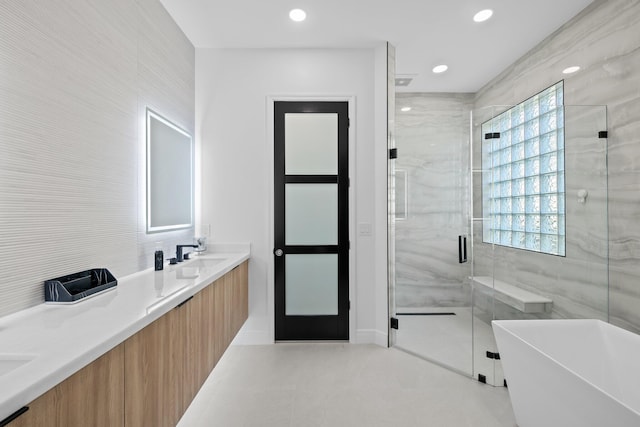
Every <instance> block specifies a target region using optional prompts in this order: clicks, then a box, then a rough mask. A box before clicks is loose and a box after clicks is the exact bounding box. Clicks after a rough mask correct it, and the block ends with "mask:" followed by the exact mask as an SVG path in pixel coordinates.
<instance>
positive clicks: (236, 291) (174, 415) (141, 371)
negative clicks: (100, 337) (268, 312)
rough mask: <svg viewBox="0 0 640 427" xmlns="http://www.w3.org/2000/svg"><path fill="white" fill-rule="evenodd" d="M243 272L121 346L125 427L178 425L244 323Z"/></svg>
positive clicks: (238, 269) (200, 294) (215, 284)
mask: <svg viewBox="0 0 640 427" xmlns="http://www.w3.org/2000/svg"><path fill="white" fill-rule="evenodd" d="M246 268H247V263H246V262H245V263H243V264H241V265H240V266H238V267H236V268H235V269H234V270H232V271H230V272H229V273H227V274H226V275H224V276H223V277H221V278H220V279H218V280H216V281H215V282H213V283H212V284H211V285H209V286H207V287H206V288H204V289H203V290H201V291H200V292H198V293H197V294H195V295H194V296H193V298H191V299H189V300H187V301H185V302H184V303H182V304H180V305H179V306H178V307H176V308H174V309H173V310H171V311H170V312H169V313H167V314H166V315H164V316H163V317H161V318H160V319H158V320H156V321H155V322H153V323H152V324H151V325H149V326H147V327H146V328H144V329H143V330H142V331H140V332H138V333H137V334H136V335H134V336H133V337H131V338H129V339H128V340H127V341H125V343H124V345H125V396H126V411H125V426H127V427H146V426H154V427H165V426H166V427H172V426H175V425H176V424H177V422H178V421H179V420H180V418H181V417H182V415H183V414H184V412H185V411H186V409H187V407H188V406H189V404H190V403H191V401H192V400H193V398H194V396H195V395H196V393H197V392H198V390H200V387H201V386H202V384H203V383H204V381H205V380H206V379H207V377H208V376H209V374H210V373H211V370H212V369H213V368H214V366H215V365H216V363H217V362H218V360H219V359H220V357H221V356H222V354H223V353H224V351H225V350H226V349H227V347H228V346H229V343H230V342H231V340H232V339H233V337H234V336H235V335H236V334H237V332H238V331H239V330H240V327H242V324H243V323H244V321H245V320H246V313H247V310H248V309H247V308H246V307H245V306H248V299H247V298H246V297H247V296H248V292H247V291H246V290H243V289H241V288H245V289H246V288H247V285H248V283H247V280H246V279H247V274H246V273H243V272H244V271H246ZM234 311H239V312H240V313H244V314H242V315H241V314H234ZM243 315H244V316H245V317H244V318H242V316H243Z"/></svg>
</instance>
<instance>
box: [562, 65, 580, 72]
mask: <svg viewBox="0 0 640 427" xmlns="http://www.w3.org/2000/svg"><path fill="white" fill-rule="evenodd" d="M579 70H580V67H578V66H577V65H574V66H573V67H568V68H565V69H564V70H562V73H563V74H573V73H575V72H576V71H579Z"/></svg>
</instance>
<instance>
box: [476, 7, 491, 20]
mask: <svg viewBox="0 0 640 427" xmlns="http://www.w3.org/2000/svg"><path fill="white" fill-rule="evenodd" d="M492 16H493V10H491V9H485V10H481V11H480V12H478V13H476V14H475V15H473V20H474V21H476V22H484V21H486V20H487V19H489V18H491V17H492Z"/></svg>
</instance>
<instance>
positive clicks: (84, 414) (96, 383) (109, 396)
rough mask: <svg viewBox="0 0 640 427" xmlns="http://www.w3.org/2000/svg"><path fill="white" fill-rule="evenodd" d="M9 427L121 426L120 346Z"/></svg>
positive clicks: (37, 402)
mask: <svg viewBox="0 0 640 427" xmlns="http://www.w3.org/2000/svg"><path fill="white" fill-rule="evenodd" d="M27 406H28V407H29V410H28V411H27V412H25V413H24V414H22V415H21V416H20V417H18V418H17V419H15V420H14V421H12V422H11V423H9V427H71V426H78V427H79V426H92V427H93V426H95V427H118V426H123V425H124V407H125V405H124V346H123V345H122V344H120V345H119V346H117V347H116V348H114V349H113V350H111V351H109V352H108V353H106V354H104V355H103V356H101V357H100V358H98V359H96V360H95V361H93V362H92V363H90V364H89V365H87V366H85V367H84V368H82V369H81V370H79V371H78V372H76V373H75V374H73V375H72V376H70V377H69V378H67V379H66V380H64V381H63V382H61V383H60V384H58V385H57V386H55V387H54V388H52V389H51V390H49V391H47V392H46V393H45V394H43V395H42V396H40V397H39V398H37V399H36V400H34V401H33V402H31V403H30V404H29V405H27Z"/></svg>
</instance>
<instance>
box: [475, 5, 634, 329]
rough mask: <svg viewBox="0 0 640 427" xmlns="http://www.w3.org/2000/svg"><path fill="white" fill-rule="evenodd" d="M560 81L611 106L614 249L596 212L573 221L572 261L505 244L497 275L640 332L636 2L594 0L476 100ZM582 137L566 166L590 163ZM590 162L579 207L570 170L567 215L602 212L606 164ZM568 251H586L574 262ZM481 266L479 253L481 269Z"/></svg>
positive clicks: (573, 93) (565, 313)
mask: <svg viewBox="0 0 640 427" xmlns="http://www.w3.org/2000/svg"><path fill="white" fill-rule="evenodd" d="M571 65H579V66H580V67H581V70H580V72H578V73H576V74H573V75H567V76H564V75H563V74H562V73H561V72H562V70H563V69H564V68H566V67H568V66H571ZM563 78H564V80H565V83H564V88H565V104H567V105H606V106H607V122H608V130H609V139H608V186H609V190H608V215H609V226H608V248H607V238H606V236H605V234H604V231H603V230H602V229H601V227H600V225H601V222H598V221H597V218H596V217H592V218H591V220H590V221H596V222H597V224H598V226H597V227H596V228H594V227H593V226H592V224H593V222H589V221H585V222H584V227H582V226H578V223H577V221H579V219H577V220H576V222H574V224H576V227H575V228H574V229H571V228H569V223H570V219H569V218H567V235H568V236H567V238H568V240H569V239H571V241H572V243H571V246H569V243H568V245H567V255H568V256H567V258H566V259H564V258H552V257H548V256H544V255H540V254H531V253H529V252H521V251H501V252H502V253H500V254H499V256H498V259H500V260H501V261H500V262H499V263H498V264H497V266H498V270H497V274H498V275H500V276H502V277H503V278H508V279H509V280H512V281H516V282H519V283H525V284H527V285H528V286H530V287H531V288H533V289H536V288H537V289H539V290H540V293H543V294H548V295H549V296H551V298H553V300H554V313H553V315H554V316H557V317H596V318H603V319H606V316H607V303H608V306H609V316H610V320H611V322H612V323H614V324H617V325H619V326H621V327H624V328H626V329H629V330H632V331H634V332H640V286H639V283H640V225H639V224H638V218H640V203H638V201H639V197H640V196H639V195H640V2H638V1H636V0H596V1H595V2H593V3H592V4H591V5H590V6H589V7H587V9H585V10H584V11H583V12H581V13H580V14H579V15H578V16H576V17H575V18H574V19H572V20H571V21H569V22H568V23H567V24H565V25H564V26H563V27H561V28H560V29H559V30H558V31H556V32H555V33H554V34H552V35H551V36H549V37H548V38H547V39H546V40H544V41H543V42H542V43H540V44H539V45H538V46H537V47H535V48H534V49H533V50H532V51H530V52H529V53H528V54H526V55H525V56H524V57H523V58H521V59H520V60H518V61H517V62H516V63H515V64H513V65H512V66H510V67H509V68H508V69H506V70H505V71H504V72H502V73H501V74H500V75H499V76H497V77H496V78H495V79H494V80H493V81H492V82H490V83H489V84H488V85H486V86H485V87H484V88H483V89H482V90H480V91H479V92H478V94H477V95H476V99H475V106H476V107H479V106H489V105H500V104H511V103H514V102H520V101H522V100H524V99H526V98H528V97H529V96H531V95H532V94H534V93H537V92H538V91H540V90H542V89H544V88H546V87H548V86H550V85H552V84H554V83H555V82H557V81H558V80H560V79H563ZM585 141H586V140H583V142H582V143H583V146H582V147H581V148H580V150H582V149H583V148H584V151H582V152H581V153H577V157H576V160H575V162H576V163H575V164H574V165H571V164H570V163H567V173H571V170H572V168H574V167H575V168H577V167H578V166H580V165H583V166H588V162H589V160H588V157H586V154H587V151H586V150H587V148H585V147H584V143H585ZM592 166H593V165H592ZM593 167H595V168H597V169H596V170H594V171H592V173H588V167H587V168H584V169H582V172H579V171H577V173H581V174H582V175H581V179H582V178H584V179H588V178H589V177H591V178H592V179H593V180H595V181H591V182H589V181H584V182H583V183H581V184H580V185H584V186H585V187H586V186H589V187H590V188H587V189H588V190H589V192H590V193H591V191H592V190H593V191H594V198H593V199H590V200H589V201H588V202H587V204H585V205H584V206H582V207H580V206H578V205H577V204H576V205H574V206H573V207H571V206H570V205H569V200H572V199H574V197H573V195H572V192H574V191H575V190H576V188H577V187H576V188H572V187H571V186H570V184H569V177H567V202H568V204H567V210H568V212H567V214H568V215H569V213H570V209H574V210H575V211H576V212H578V209H582V208H588V209H594V210H596V211H601V212H604V209H605V206H604V200H602V199H601V198H600V197H598V191H599V190H597V186H598V185H600V184H601V182H602V181H601V180H602V175H601V174H602V173H603V172H602V170H601V169H600V168H601V166H593ZM573 170H574V171H576V169H573ZM577 218H579V217H577ZM607 249H608V255H609V258H608V259H609V270H608V271H609V277H608V280H609V286H610V290H609V293H608V295H607V292H606V291H605V290H606V286H607V277H606V274H605V273H604V271H606V263H607V257H606V253H607ZM507 252H508V255H507ZM570 253H573V254H579V255H580V257H576V258H574V259H573V260H572V258H571V257H570V256H569V254H570ZM502 255H505V256H502ZM578 258H579V259H582V260H583V261H577V259H578ZM481 263H482V259H479V260H478V266H479V268H481ZM486 267H487V268H488V265H487V266H486ZM554 284H555V285H554ZM607 297H608V301H607Z"/></svg>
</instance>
